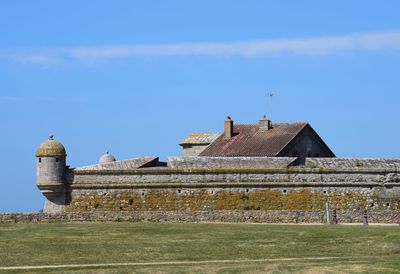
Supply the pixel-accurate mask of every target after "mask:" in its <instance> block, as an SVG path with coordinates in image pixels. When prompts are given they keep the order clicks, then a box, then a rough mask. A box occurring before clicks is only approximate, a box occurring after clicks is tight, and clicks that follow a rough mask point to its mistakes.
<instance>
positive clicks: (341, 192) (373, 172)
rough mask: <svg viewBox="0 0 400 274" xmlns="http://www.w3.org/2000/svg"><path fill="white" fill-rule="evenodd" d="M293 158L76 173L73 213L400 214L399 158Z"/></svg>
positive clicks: (192, 162)
mask: <svg viewBox="0 0 400 274" xmlns="http://www.w3.org/2000/svg"><path fill="white" fill-rule="evenodd" d="M292 160H293V159H290V158H285V159H269V160H268V161H269V164H268V165H265V163H263V162H262V160H257V159H255V160H254V162H252V160H249V159H243V158H237V159H230V160H224V161H228V162H229V164H224V162H223V161H222V162H221V160H218V159H216V160H213V161H214V162H211V163H210V161H209V160H208V159H204V158H202V159H198V158H193V159H192V160H191V159H185V160H184V161H182V160H179V159H175V160H174V159H172V160H170V161H169V163H168V164H169V166H168V167H150V168H139V169H134V170H101V169H98V170H90V169H81V170H71V171H70V174H69V176H68V177H69V179H68V180H69V181H68V186H67V191H68V196H69V201H70V202H69V205H68V206H67V207H66V211H67V212H88V211H89V212H104V211H109V212H119V211H127V212H137V211H139V212H141V211H150V212H151V211H154V212H156V211H167V212H171V211H179V212H181V211H188V212H197V211H199V212H200V211H206V212H213V211H215V212H218V211H231V212H232V211H234V212H236V211H244V212H246V211H255V212H260V213H258V214H266V213H265V212H268V211H269V212H272V211H274V212H319V213H318V214H321V212H322V213H323V214H326V212H327V211H328V212H331V211H333V210H336V211H337V212H343V213H344V212H364V211H365V210H366V211H368V212H370V213H371V214H381V215H382V216H386V215H385V214H397V213H398V212H399V211H400V175H399V169H398V161H394V162H392V161H390V160H385V161H383V160H378V159H376V160H366V159H352V160H346V161H343V159H333V160H329V159H307V162H306V165H305V166H291V165H288V164H287V163H291V162H293V161H292ZM266 167H267V168H266ZM263 212H264V213H263ZM171 214H172V213H171ZM350 215H351V214H350ZM318 216H319V215H318ZM357 216H358V215H357ZM396 216H397V215H396ZM354 218H355V217H354Z"/></svg>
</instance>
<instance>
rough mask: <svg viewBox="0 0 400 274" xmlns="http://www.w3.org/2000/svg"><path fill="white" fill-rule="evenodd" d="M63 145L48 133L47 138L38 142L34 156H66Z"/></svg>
mask: <svg viewBox="0 0 400 274" xmlns="http://www.w3.org/2000/svg"><path fill="white" fill-rule="evenodd" d="M66 155H67V154H66V152H65V148H64V146H63V145H62V144H61V143H60V142H59V141H57V140H54V139H53V135H50V137H49V139H48V140H46V141H44V142H43V143H41V144H40V146H39V147H38V149H37V150H36V157H53V156H66Z"/></svg>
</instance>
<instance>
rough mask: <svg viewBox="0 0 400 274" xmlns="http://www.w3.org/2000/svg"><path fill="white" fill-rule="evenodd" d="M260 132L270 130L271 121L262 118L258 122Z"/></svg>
mask: <svg viewBox="0 0 400 274" xmlns="http://www.w3.org/2000/svg"><path fill="white" fill-rule="evenodd" d="M258 125H259V127H260V130H263V131H267V130H269V129H271V128H272V123H271V120H269V119H267V116H265V115H264V116H263V117H262V118H261V119H260V121H259V122H258Z"/></svg>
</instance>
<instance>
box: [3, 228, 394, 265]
mask: <svg viewBox="0 0 400 274" xmlns="http://www.w3.org/2000/svg"><path fill="white" fill-rule="evenodd" d="M308 257H312V258H314V257H316V258H321V257H341V259H326V260H320V261H316V260H312V259H311V260H310V259H306V260H300V261H289V262H287V261H275V262H251V263H205V264H201V265H192V266H190V265H189V266H188V265H180V266H135V267H108V268H103V270H104V271H103V273H104V272H106V273H123V272H129V271H132V270H135V271H140V272H159V271H163V272H164V271H167V272H168V271H169V272H187V271H189V270H190V271H191V272H199V273H200V272H204V271H207V272H215V271H218V272H238V271H245V272H259V271H281V272H285V271H292V272H299V271H300V272H301V271H311V272H326V271H328V270H329V271H336V272H343V271H347V272H354V273H357V272H360V271H361V272H370V273H376V272H382V273H389V272H393V273H400V271H399V269H400V228H399V227H362V226H297V225H296V226H295V225H250V224H170V223H75V224H74V223H50V224H0V266H16V265H54V264H91V263H118V262H121V263H126V262H168V261H179V262H180V261H206V260H241V259H244V260H246V259H268V258H275V259H277V258H278V259H279V258H308ZM58 271H59V270H58ZM58 271H56V270H48V271H47V272H55V273H56V272H58ZM68 271H71V273H77V272H78V271H79V268H74V269H63V270H62V272H68ZM81 271H82V272H85V273H86V272H90V271H92V272H93V273H95V272H98V271H99V268H81ZM7 272H8V273H10V271H7ZM15 272H18V271H15ZM26 272H27V271H25V272H24V273H26ZM41 272H43V270H42V271H41Z"/></svg>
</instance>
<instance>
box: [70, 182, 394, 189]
mask: <svg viewBox="0 0 400 274" xmlns="http://www.w3.org/2000/svg"><path fill="white" fill-rule="evenodd" d="M393 186H400V183H377V182H209V183H196V182H192V183H92V184H90V183H86V184H77V183H75V184H71V185H69V186H68V187H69V188H70V189H132V188H139V189H141V188H203V187H204V188H207V187H221V188H224V187H239V188H241V187H243V188H245V187H393Z"/></svg>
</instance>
